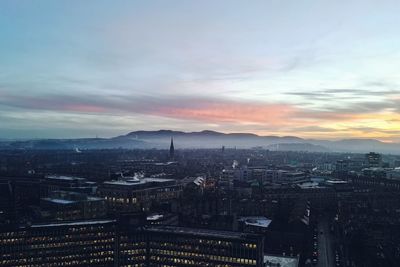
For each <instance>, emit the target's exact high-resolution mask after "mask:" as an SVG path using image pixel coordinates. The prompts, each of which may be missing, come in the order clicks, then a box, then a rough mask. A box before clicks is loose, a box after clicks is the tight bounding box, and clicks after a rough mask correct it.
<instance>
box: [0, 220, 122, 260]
mask: <svg viewBox="0 0 400 267" xmlns="http://www.w3.org/2000/svg"><path fill="white" fill-rule="evenodd" d="M115 237H116V227H115V221H111V220H101V221H79V222H70V223H51V224H37V225H31V226H26V227H21V228H17V229H11V230H10V229H6V228H4V227H3V228H2V229H0V255H1V256H0V266H4V267H6V266H9V267H11V266H12V267H22V266H24V267H26V266H31V267H34V266H38V267H39V266H48V267H52V266H82V267H84V266H114V258H115V253H116V241H115Z"/></svg>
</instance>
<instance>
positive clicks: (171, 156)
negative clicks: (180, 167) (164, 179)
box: [169, 137, 175, 160]
mask: <svg viewBox="0 0 400 267" xmlns="http://www.w3.org/2000/svg"><path fill="white" fill-rule="evenodd" d="M174 158H175V148H174V139H173V138H172V137H171V144H170V146H169V159H170V160H173V159H174Z"/></svg>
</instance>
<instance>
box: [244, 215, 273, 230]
mask: <svg viewBox="0 0 400 267" xmlns="http://www.w3.org/2000/svg"><path fill="white" fill-rule="evenodd" d="M239 221H241V222H244V223H245V224H246V225H251V226H257V227H263V228H267V227H268V226H269V225H270V223H271V222H272V220H270V219H267V218H266V217H257V216H250V217H241V218H240V219H239Z"/></svg>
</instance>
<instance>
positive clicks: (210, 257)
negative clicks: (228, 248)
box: [150, 249, 255, 264]
mask: <svg viewBox="0 0 400 267" xmlns="http://www.w3.org/2000/svg"><path fill="white" fill-rule="evenodd" d="M150 254H161V255H163V256H179V257H188V258H191V259H194V258H198V259H206V260H213V261H223V262H233V263H244V264H253V263H255V260H252V259H243V258H236V257H225V256H218V255H210V254H202V253H193V252H182V251H173V250H162V249H150Z"/></svg>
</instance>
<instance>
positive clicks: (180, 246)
mask: <svg viewBox="0 0 400 267" xmlns="http://www.w3.org/2000/svg"><path fill="white" fill-rule="evenodd" d="M191 241H193V240H188V241H187V242H186V243H176V242H174V243H171V242H162V243H161V242H160V243H159V242H154V241H151V242H150V245H151V246H152V247H161V248H177V249H180V250H182V249H186V250H196V251H200V250H204V249H210V248H213V249H215V250H225V251H231V250H232V249H241V248H242V249H246V250H255V249H256V248H257V245H256V244H248V243H246V244H240V245H241V247H237V246H221V245H218V246H217V245H211V244H210V245H208V244H207V245H204V244H196V243H195V244H193V243H192V244H191V243H189V242H191ZM236 245H237V244H236Z"/></svg>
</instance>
